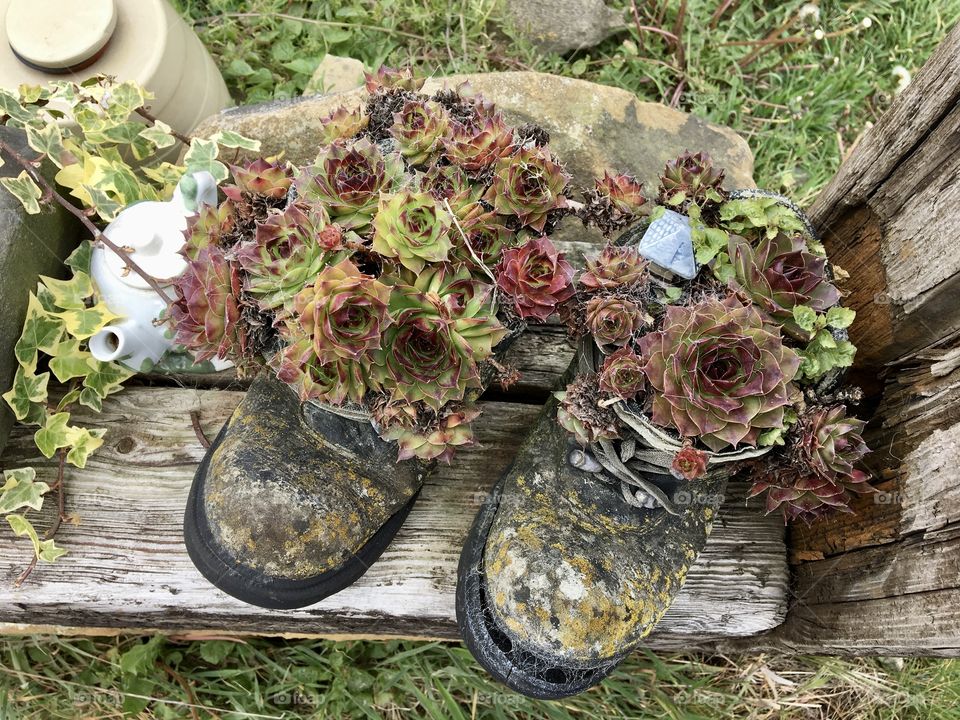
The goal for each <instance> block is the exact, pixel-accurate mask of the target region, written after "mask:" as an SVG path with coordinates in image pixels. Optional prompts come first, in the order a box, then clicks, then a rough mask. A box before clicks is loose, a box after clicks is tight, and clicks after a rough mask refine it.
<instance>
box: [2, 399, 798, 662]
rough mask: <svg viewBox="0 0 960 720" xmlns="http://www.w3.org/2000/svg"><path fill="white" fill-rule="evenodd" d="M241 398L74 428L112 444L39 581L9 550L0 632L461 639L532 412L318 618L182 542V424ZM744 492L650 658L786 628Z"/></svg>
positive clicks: (136, 404)
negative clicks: (101, 432) (231, 576)
mask: <svg viewBox="0 0 960 720" xmlns="http://www.w3.org/2000/svg"><path fill="white" fill-rule="evenodd" d="M241 395H242V394H241V393H240V392H236V391H219V390H191V389H179V388H131V389H128V390H125V391H124V392H122V393H119V394H118V395H116V396H114V397H113V398H111V399H110V400H109V401H108V402H106V403H105V404H104V409H103V413H102V414H101V415H99V416H92V415H91V416H86V415H85V414H84V413H77V421H78V422H79V423H81V424H84V425H97V426H100V427H106V428H107V434H106V438H105V440H106V442H105V444H104V447H103V448H102V449H101V451H100V452H98V453H97V454H96V455H95V456H94V457H93V458H92V459H91V461H90V463H89V465H88V466H87V468H86V469H85V470H82V471H80V470H76V469H69V470H68V474H67V481H66V486H67V488H68V497H67V509H68V511H69V512H71V513H77V514H78V515H79V517H80V523H79V524H78V525H76V526H73V525H67V526H65V527H63V528H62V529H61V532H60V535H58V538H59V540H60V542H61V544H62V545H63V546H65V547H67V548H69V549H70V554H69V555H67V556H65V557H64V558H62V559H61V560H59V561H58V562H57V563H56V564H54V565H45V566H42V567H39V568H37V569H36V570H35V571H34V574H33V575H32V576H31V577H30V578H29V580H28V581H27V583H26V584H25V585H24V586H23V587H22V588H20V589H15V588H13V580H14V578H15V577H16V576H17V574H18V573H19V571H20V570H21V569H22V563H23V561H24V559H25V558H26V557H27V552H26V548H24V547H23V545H22V544H21V543H17V544H16V550H18V551H19V552H10V551H8V552H5V553H4V556H3V558H2V559H0V622H3V623H7V624H8V626H7V627H8V629H9V630H10V631H15V632H30V631H34V630H36V631H41V630H46V629H49V627H55V628H56V631H58V632H73V631H74V629H76V630H77V631H79V632H82V631H83V629H84V628H88V629H89V628H100V629H109V628H114V629H124V630H136V631H140V630H155V631H163V632H169V633H184V632H194V633H196V632H204V631H206V632H212V631H218V632H221V633H222V632H231V633H234V632H236V633H239V632H250V633H259V634H271V635H274V634H275V635H282V634H294V635H305V636H314V635H316V636H335V637H370V636H399V637H421V638H422V637H435V638H451V639H452V638H455V637H456V627H455V623H454V600H453V593H454V587H455V582H456V563H457V559H458V557H459V551H460V546H461V544H462V542H463V539H464V537H465V536H466V532H467V529H468V527H469V525H470V522H471V521H472V518H473V515H474V514H475V512H476V510H477V508H478V507H479V504H480V503H481V502H482V500H483V498H484V496H485V493H486V491H487V489H488V488H489V487H490V485H491V484H492V483H493V482H494V481H495V479H496V478H497V477H498V476H499V474H500V473H501V472H502V471H503V470H504V469H505V468H506V466H507V465H508V464H509V462H510V460H511V458H512V456H513V455H514V453H515V451H516V448H517V446H518V443H519V442H520V440H522V438H523V435H524V432H525V430H526V428H528V427H529V426H530V424H531V423H532V422H533V420H534V419H535V417H536V415H537V413H538V412H539V407H538V406H537V405H526V404H518V403H506V402H487V403H484V414H483V416H482V417H481V419H480V420H479V421H478V422H477V433H478V438H479V440H480V443H481V447H475V448H470V449H466V450H464V451H463V452H461V453H459V455H458V459H457V460H456V461H455V463H454V464H453V465H451V466H449V467H443V468H441V469H440V470H439V471H438V472H437V473H436V474H435V475H434V476H433V477H432V478H431V479H430V480H429V481H428V483H427V485H426V487H425V488H424V491H423V493H422V496H421V499H420V501H419V502H418V503H417V506H416V508H415V509H414V511H413V512H412V513H411V515H410V517H409V519H408V520H407V522H406V525H405V526H404V528H403V530H401V532H400V534H399V535H398V536H397V538H396V540H395V541H394V543H393V544H392V545H391V546H390V548H389V549H388V550H387V552H386V553H385V554H384V556H383V557H382V559H381V560H380V561H379V562H377V563H376V564H375V565H374V566H373V568H372V569H371V570H370V572H368V573H367V574H366V575H365V576H364V577H363V578H362V579H361V580H360V581H359V582H357V583H356V584H355V585H354V586H352V587H350V588H348V589H346V590H344V591H343V592H341V593H339V594H337V595H335V596H333V597H331V598H328V599H327V600H325V601H324V602H322V603H320V604H318V605H315V606H312V607H309V608H306V609H303V610H295V611H267V610H262V609H259V608H255V607H252V606H249V605H245V604H243V603H240V602H239V601H236V600H233V599H232V598H230V597H228V596H227V595H225V594H223V593H221V592H219V591H218V590H215V589H214V588H212V587H211V586H210V585H209V584H207V583H206V581H205V580H204V579H203V578H202V577H201V576H200V575H199V574H198V573H197V571H196V570H195V569H194V568H193V566H192V564H191V563H190V560H189V558H188V557H187V555H186V552H185V551H184V549H183V544H182V542H183V541H182V535H181V518H182V513H183V508H184V504H185V501H186V496H187V491H188V488H189V484H190V480H191V478H192V475H193V473H194V470H195V468H196V465H197V463H198V461H199V460H200V458H201V457H202V456H203V448H202V447H201V446H200V444H199V442H198V441H197V439H196V437H195V435H194V433H193V430H192V428H191V425H190V419H189V412H190V411H191V410H198V411H199V412H200V414H201V421H202V424H203V427H204V428H205V429H206V431H207V432H208V433H209V434H212V433H214V432H216V430H217V429H218V428H219V426H220V425H221V424H222V422H223V421H224V420H225V419H226V418H227V417H228V416H229V414H230V412H231V410H232V408H233V407H234V406H235V405H236V403H237V402H239V400H240V398H241ZM25 464H30V465H33V466H35V467H38V468H39V473H40V476H41V478H42V479H44V480H46V481H50V480H51V479H52V476H53V474H54V472H55V469H54V467H53V465H52V463H50V462H49V461H44V460H43V459H42V458H38V457H37V453H36V450H35V448H34V447H33V443H32V438H31V437H30V435H29V433H27V432H25V431H23V430H19V431H18V432H17V433H16V434H15V436H14V437H13V438H12V440H11V443H10V445H9V447H8V449H7V451H6V454H5V456H4V457H3V466H4V467H16V466H20V465H25ZM744 490H745V488H744V487H743V486H742V485H734V486H732V487H731V489H730V493H729V497H728V499H727V502H726V504H725V506H724V508H723V512H722V514H721V515H720V517H719V520H718V523H717V526H716V529H715V530H714V535H713V537H712V538H711V540H710V542H709V543H708V544H707V548H706V550H705V551H704V553H703V555H702V557H701V559H700V561H699V562H698V563H697V564H696V565H695V566H694V567H693V568H692V569H691V571H690V576H689V579H688V582H687V585H686V587H685V589H684V591H683V592H682V593H681V595H680V597H678V599H677V601H676V603H675V604H674V606H673V608H671V610H670V612H669V613H668V614H667V616H666V618H665V619H664V621H663V622H662V623H661V625H660V627H659V628H658V630H657V632H656V634H655V635H654V636H653V637H652V638H651V642H650V644H651V646H654V647H681V646H682V647H692V646H697V645H700V644H704V643H706V642H707V641H708V640H709V639H711V638H714V637H716V636H723V637H727V638H729V637H737V636H749V635H752V634H755V633H758V632H762V631H764V630H768V629H770V628H773V627H775V626H776V625H778V624H779V623H780V622H781V621H782V619H783V617H784V614H785V609H786V597H787V585H788V572H787V566H786V558H785V545H784V539H783V528H782V526H781V525H780V522H779V521H778V520H777V519H775V518H772V517H771V518H764V517H763V516H762V515H761V514H760V512H759V511H758V510H757V509H756V508H747V507H745V503H744V501H743V496H744ZM48 505H52V504H51V503H48ZM40 525H41V527H42V523H41V524H40ZM88 631H89V630H88Z"/></svg>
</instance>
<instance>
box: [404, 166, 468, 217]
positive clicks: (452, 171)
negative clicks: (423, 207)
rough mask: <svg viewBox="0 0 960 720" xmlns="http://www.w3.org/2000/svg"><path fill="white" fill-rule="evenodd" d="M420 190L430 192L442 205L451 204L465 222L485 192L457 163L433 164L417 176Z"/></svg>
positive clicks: (417, 184) (417, 185) (451, 208)
mask: <svg viewBox="0 0 960 720" xmlns="http://www.w3.org/2000/svg"><path fill="white" fill-rule="evenodd" d="M416 187H417V189H418V190H419V191H420V192H424V193H429V194H430V195H431V196H432V197H433V198H434V199H435V200H436V201H437V202H438V203H440V205H441V206H444V203H446V205H449V206H450V210H451V212H453V214H454V215H456V216H457V217H458V218H459V219H460V221H461V222H463V221H464V220H465V219H466V218H467V217H468V216H469V215H470V213H471V212H473V211H474V209H475V208H477V207H479V205H478V204H477V201H478V200H479V199H480V196H481V195H482V194H483V186H482V185H480V184H479V183H475V182H471V181H470V178H469V177H468V176H467V174H466V173H465V172H464V170H463V168H460V167H458V166H456V165H436V164H435V165H431V166H430V168H429V169H428V170H427V171H426V172H425V173H423V174H420V175H418V176H417V177H416Z"/></svg>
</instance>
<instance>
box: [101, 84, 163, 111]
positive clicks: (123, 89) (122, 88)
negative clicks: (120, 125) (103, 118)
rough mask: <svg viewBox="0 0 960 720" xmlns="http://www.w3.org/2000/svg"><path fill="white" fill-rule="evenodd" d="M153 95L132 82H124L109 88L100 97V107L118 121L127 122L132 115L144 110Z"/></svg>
mask: <svg viewBox="0 0 960 720" xmlns="http://www.w3.org/2000/svg"><path fill="white" fill-rule="evenodd" d="M152 98H153V95H152V94H151V93H149V92H147V91H146V90H144V89H143V88H142V87H140V86H139V85H137V84H136V83H132V82H124V83H119V84H117V85H114V86H113V87H111V88H107V89H106V90H105V91H104V92H103V93H102V95H101V96H100V107H101V108H103V109H104V110H106V112H107V115H108V116H110V117H111V118H114V119H116V120H126V119H127V118H128V117H129V116H130V114H131V113H133V112H134V111H135V110H137V109H138V108H142V107H143V106H144V105H145V104H146V103H147V101H148V100H150V99H152Z"/></svg>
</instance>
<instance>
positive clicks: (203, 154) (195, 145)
mask: <svg viewBox="0 0 960 720" xmlns="http://www.w3.org/2000/svg"><path fill="white" fill-rule="evenodd" d="M219 153H220V147H219V146H218V145H217V143H216V141H214V140H205V139H204V138H193V140H191V141H190V149H189V150H187V152H186V154H185V155H184V156H183V161H184V162H185V163H186V165H187V170H186V172H187V173H195V172H202V171H204V170H206V171H207V172H208V173H210V174H211V175H213V177H214V179H215V180H216V181H217V182H218V183H219V182H223V181H224V180H226V179H227V177H229V175H230V173H229V172H228V171H227V166H226V165H224V164H223V163H222V162H220V161H219V160H217V156H218V155H219Z"/></svg>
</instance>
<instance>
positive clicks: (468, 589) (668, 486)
mask: <svg viewBox="0 0 960 720" xmlns="http://www.w3.org/2000/svg"><path fill="white" fill-rule="evenodd" d="M556 410H557V402H556V400H553V401H551V402H550V403H549V404H548V406H547V408H546V409H545V411H544V412H543V414H542V415H541V416H540V419H539V421H538V422H537V424H536V426H535V427H534V428H533V430H532V432H531V433H530V436H529V438H528V439H527V440H526V442H525V443H524V444H523V446H522V448H521V449H520V452H519V454H518V456H517V459H516V461H515V462H514V464H513V466H512V467H511V468H510V469H509V470H508V471H507V472H506V474H505V475H504V476H503V478H502V479H501V480H500V482H499V483H498V484H497V486H496V487H495V488H494V490H493V492H492V493H491V495H490V496H489V497H488V499H487V500H486V501H485V503H484V505H483V507H482V509H481V511H480V512H479V514H478V515H477V518H476V520H475V521H474V525H473V528H472V529H471V531H470V534H469V536H468V538H467V541H466V544H465V546H464V549H463V554H462V555H461V558H460V567H459V572H458V583H457V621H458V624H459V627H460V631H461V634H462V636H463V639H464V641H465V643H466V645H467V647H468V648H469V649H470V651H471V652H472V653H473V655H474V657H475V658H476V659H477V661H478V662H479V663H480V664H481V665H482V666H483V667H484V668H486V670H487V671H488V672H490V674H491V675H493V676H494V677H495V678H497V679H498V680H500V681H501V682H503V683H505V684H506V685H508V686H509V687H511V688H513V689H514V690H517V691H518V692H521V693H523V694H525V695H528V696H530V697H536V698H545V699H552V698H561V697H566V696H569V695H573V694H576V693H579V692H582V691H583V690H586V689H587V688H589V687H591V686H593V685H595V684H596V683H598V682H600V681H601V680H602V679H603V678H604V677H606V676H607V675H608V674H609V673H610V672H611V671H612V670H613V669H614V668H615V667H616V666H617V664H618V663H620V662H621V661H622V660H623V659H624V658H625V657H626V656H627V655H628V654H629V653H630V651H631V650H633V649H634V648H635V647H636V646H637V645H638V643H639V642H640V641H641V640H642V639H643V638H644V637H645V636H646V635H647V634H648V633H649V632H650V631H651V630H652V629H653V628H654V626H655V625H656V624H657V622H658V621H659V620H660V618H661V617H662V616H663V614H664V613H665V612H666V610H667V608H669V606H670V604H671V602H672V601H673V599H674V597H676V595H677V593H678V592H679V590H680V588H681V587H682V586H683V583H684V579H685V577H686V574H687V571H688V570H689V568H690V566H691V565H692V564H693V563H694V562H695V561H696V559H697V556H698V555H699V553H700V551H701V550H702V549H703V546H704V544H705V543H706V540H707V537H708V535H709V534H710V530H711V527H712V524H713V520H714V517H715V515H716V512H717V508H718V506H719V504H720V502H721V500H722V496H723V491H724V488H725V485H726V478H727V472H726V471H725V470H724V467H723V466H722V465H720V466H717V468H716V469H711V471H710V472H708V473H707V474H706V475H704V476H703V477H701V478H699V479H697V480H692V481H688V480H682V481H681V480H677V479H676V478H674V477H673V476H671V475H670V474H668V472H667V471H666V470H665V469H659V470H657V466H656V465H655V464H654V463H651V462H650V461H651V460H653V459H655V458H656V457H657V456H659V457H660V458H663V459H667V462H668V463H669V459H668V458H670V457H671V455H670V454H669V453H668V452H665V451H662V450H656V449H653V448H650V447H643V448H642V449H641V445H640V444H638V443H636V442H634V443H633V444H631V443H629V442H628V443H626V445H627V447H626V448H624V444H625V443H618V445H619V448H617V449H614V448H613V445H612V444H611V443H610V442H608V441H604V445H603V446H601V445H599V444H598V445H596V446H595V448H593V449H592V450H591V449H583V448H581V447H580V446H579V445H578V444H577V443H576V442H574V441H573V440H572V439H571V438H570V437H569V435H568V434H567V432H566V431H565V430H564V429H563V428H562V427H560V425H559V424H558V423H557V421H556ZM640 468H643V469H642V470H641V469H640ZM655 470H657V471H655Z"/></svg>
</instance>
